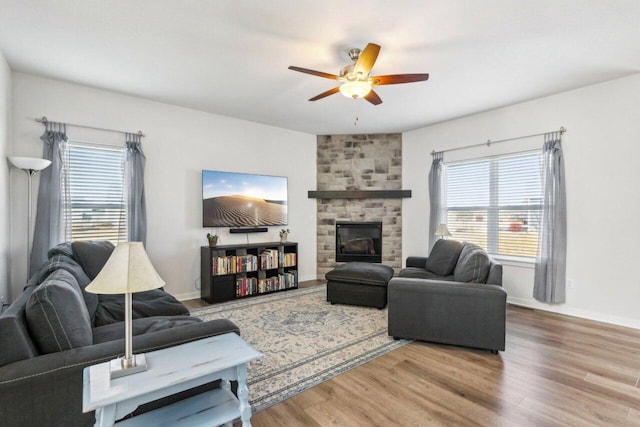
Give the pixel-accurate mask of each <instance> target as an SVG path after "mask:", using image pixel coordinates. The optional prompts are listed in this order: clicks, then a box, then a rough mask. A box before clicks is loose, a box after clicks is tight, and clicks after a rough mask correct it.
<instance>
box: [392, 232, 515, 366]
mask: <svg viewBox="0 0 640 427" xmlns="http://www.w3.org/2000/svg"><path fill="white" fill-rule="evenodd" d="M506 301H507V293H506V292H505V290H504V289H503V288H502V265H501V264H500V263H498V262H497V261H495V260H494V259H493V258H492V257H490V256H489V255H488V254H487V253H486V251H484V249H482V248H480V247H479V246H476V245H474V244H472V243H467V242H458V241H456V240H444V239H443V240H439V241H437V242H436V244H435V245H434V247H433V249H432V251H431V253H430V255H429V257H409V258H407V263H406V268H405V269H403V270H401V271H400V273H399V274H398V277H395V278H393V279H391V280H390V281H389V284H388V304H389V314H388V316H389V335H390V336H393V337H394V338H408V339H416V340H422V341H432V342H438V343H443V344H453V345H461V346H466V347H474V348H481V349H487V350H491V351H492V352H494V353H497V352H498V351H499V350H504V348H505V323H506Z"/></svg>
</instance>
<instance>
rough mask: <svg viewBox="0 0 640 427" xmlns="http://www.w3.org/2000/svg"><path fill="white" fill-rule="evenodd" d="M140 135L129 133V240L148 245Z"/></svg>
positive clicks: (127, 190) (127, 164)
mask: <svg viewBox="0 0 640 427" xmlns="http://www.w3.org/2000/svg"><path fill="white" fill-rule="evenodd" d="M140 139H141V137H140V135H137V134H132V133H128V134H127V140H126V147H127V155H126V160H125V168H124V176H125V191H126V193H127V240H128V241H129V242H142V244H143V245H145V246H146V243H147V206H146V203H145V197H144V165H145V163H146V160H147V158H146V157H145V155H144V153H143V152H142V146H141V144H140Z"/></svg>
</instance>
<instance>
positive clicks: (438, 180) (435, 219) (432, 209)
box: [429, 152, 443, 252]
mask: <svg viewBox="0 0 640 427" xmlns="http://www.w3.org/2000/svg"><path fill="white" fill-rule="evenodd" d="M432 155H433V161H432V163H431V170H430V171H429V252H431V248H433V245H434V244H435V243H436V240H437V237H436V236H435V232H436V229H437V228H438V225H440V224H441V223H442V163H443V153H442V152H439V153H433V154H432Z"/></svg>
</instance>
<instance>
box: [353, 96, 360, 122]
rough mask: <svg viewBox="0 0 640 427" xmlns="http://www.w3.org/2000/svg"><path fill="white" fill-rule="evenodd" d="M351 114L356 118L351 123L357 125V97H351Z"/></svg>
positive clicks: (358, 118)
mask: <svg viewBox="0 0 640 427" xmlns="http://www.w3.org/2000/svg"><path fill="white" fill-rule="evenodd" d="M353 114H354V115H355V116H356V119H355V120H354V121H353V125H354V126H357V125H358V120H360V117H358V99H357V98H353Z"/></svg>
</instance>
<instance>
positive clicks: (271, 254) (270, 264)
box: [260, 249, 279, 270]
mask: <svg viewBox="0 0 640 427" xmlns="http://www.w3.org/2000/svg"><path fill="white" fill-rule="evenodd" d="M278 261H279V257H278V250H277V249H265V250H264V251H262V253H261V254H260V268H261V269H262V270H269V269H272V268H278Z"/></svg>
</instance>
